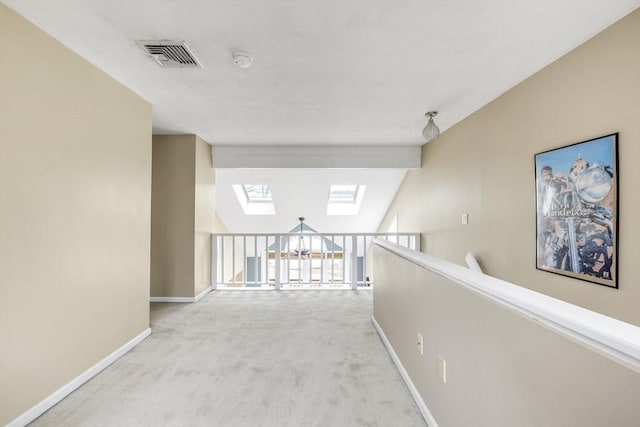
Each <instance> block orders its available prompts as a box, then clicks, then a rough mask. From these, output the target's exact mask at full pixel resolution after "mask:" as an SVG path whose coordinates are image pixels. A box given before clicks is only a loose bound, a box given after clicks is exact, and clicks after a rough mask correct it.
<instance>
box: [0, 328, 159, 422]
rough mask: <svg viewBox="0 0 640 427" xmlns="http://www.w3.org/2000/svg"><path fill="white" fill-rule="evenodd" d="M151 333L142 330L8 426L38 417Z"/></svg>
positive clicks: (148, 329) (147, 330)
mask: <svg viewBox="0 0 640 427" xmlns="http://www.w3.org/2000/svg"><path fill="white" fill-rule="evenodd" d="M149 335H151V328H147V329H145V330H144V331H142V332H141V333H140V334H138V335H137V336H135V337H134V338H133V339H132V340H130V341H129V342H127V343H126V344H124V345H123V346H122V347H120V348H119V349H117V350H116V351H114V352H113V353H111V354H110V355H108V356H107V357H105V358H104V359H102V360H100V361H99V362H98V363H96V364H95V365H93V366H92V367H90V368H89V369H87V370H86V371H84V372H83V373H82V374H80V375H79V376H77V377H76V378H74V379H73V380H71V381H69V382H68V383H67V384H65V385H64V386H62V387H60V388H59V389H58V390H56V391H55V392H53V393H52V394H50V395H49V396H48V397H47V398H45V399H44V400H42V401H40V403H38V404H36V405H35V406H33V407H31V408H30V409H28V410H27V411H26V412H24V413H23V414H22V415H20V416H18V417H17V418H15V419H14V420H13V421H11V422H9V424H7V425H6V427H23V426H26V425H27V424H29V423H30V422H32V421H33V420H35V419H36V418H38V417H39V416H40V415H42V414H43V413H45V412H46V411H48V410H49V409H51V408H52V407H53V406H55V405H56V404H57V403H58V402H60V401H61V400H62V399H64V398H65V397H67V396H68V395H69V394H71V393H72V392H73V391H75V390H76V389H77V388H78V387H80V386H81V385H82V384H84V383H86V382H87V381H89V380H90V379H91V378H93V377H94V376H96V375H97V374H99V373H100V372H101V371H102V370H104V369H105V368H107V367H108V366H109V365H111V364H112V363H113V362H115V361H116V360H118V359H119V358H121V357H122V356H124V355H125V354H126V353H127V352H128V351H129V350H131V349H132V348H133V347H135V346H136V345H138V344H140V343H141V342H142V340H144V339H145V338H147V337H148V336H149Z"/></svg>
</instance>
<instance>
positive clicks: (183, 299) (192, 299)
mask: <svg viewBox="0 0 640 427" xmlns="http://www.w3.org/2000/svg"><path fill="white" fill-rule="evenodd" d="M212 290H213V288H211V287H208V288H206V289H205V290H204V291H202V292H200V293H199V294H198V295H196V296H195V297H149V302H198V301H200V300H201V299H202V297H203V296H205V295H206V294H208V293H209V292H211V291H212Z"/></svg>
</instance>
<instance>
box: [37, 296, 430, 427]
mask: <svg viewBox="0 0 640 427" xmlns="http://www.w3.org/2000/svg"><path fill="white" fill-rule="evenodd" d="M371 314H372V292H371V290H364V291H363V290H361V291H350V290H345V291H281V292H268V291H240V292H233V291H216V292H212V293H210V294H209V295H207V296H205V297H204V298H203V299H202V300H201V301H199V302H198V303H195V304H176V303H164V304H163V303H158V304H152V305H151V328H152V331H153V333H152V335H151V336H150V337H149V338H147V339H146V340H145V341H143V342H142V343H141V344H140V345H139V346H138V347H136V348H134V349H133V350H132V351H131V352H130V353H128V354H126V355H125V356H124V357H122V358H121V359H119V360H118V361H116V362H115V363H114V364H113V365H112V366H110V367H109V368H107V369H106V370H105V371H103V372H102V373H100V374H99V375H97V376H96V377H94V378H93V379H92V380H91V381H89V382H88V383H86V384H85V385H83V386H82V387H81V388H80V389H78V390H77V391H76V392H74V393H72V394H71V395H70V396H68V397H67V398H66V399H64V400H63V401H62V402H60V403H59V404H58V405H57V406H55V407H54V408H52V409H51V410H49V411H48V412H46V413H45V414H44V415H42V416H41V417H40V418H38V419H37V420H36V421H34V422H33V423H32V424H30V425H31V426H57V427H58V426H92V427H93V426H171V427H174V426H175V427H178V426H180V427H182V426H224V427H249V426H251V427H259V426H263V427H285V426H290V427H293V426H296V427H298V426H330V427H334V426H336V427H349V426H380V427H382V426H394V427H402V426H406V427H418V426H424V425H425V423H424V421H423V419H422V417H421V416H420V413H419V412H418V409H417V407H416V405H415V404H414V402H413V400H412V398H411V396H410V394H409V391H408V389H407V388H406V386H405V384H404V383H403V381H402V379H401V378H400V375H399V373H398V372H397V370H396V368H395V366H394V365H393V363H392V361H391V358H390V356H389V355H388V353H387V352H386V350H385V348H384V346H383V344H382V342H381V341H380V339H379V337H378V335H377V333H376V332H375V329H374V327H373V325H372V324H371V322H370V318H371Z"/></svg>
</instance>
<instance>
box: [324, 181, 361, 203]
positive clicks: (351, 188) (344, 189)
mask: <svg viewBox="0 0 640 427" xmlns="http://www.w3.org/2000/svg"><path fill="white" fill-rule="evenodd" d="M358 187H359V186H358V185H332V186H331V187H329V203H355V202H356V196H357V194H358Z"/></svg>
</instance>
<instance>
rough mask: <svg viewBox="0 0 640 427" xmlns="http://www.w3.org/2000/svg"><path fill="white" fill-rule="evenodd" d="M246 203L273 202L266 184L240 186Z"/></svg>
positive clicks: (269, 188)
mask: <svg viewBox="0 0 640 427" xmlns="http://www.w3.org/2000/svg"><path fill="white" fill-rule="evenodd" d="M242 189H243V190H244V194H245V196H246V198H247V202H248V203H254V202H273V199H272V198H271V187H269V186H268V185H266V184H258V185H254V184H244V185H243V186H242Z"/></svg>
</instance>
